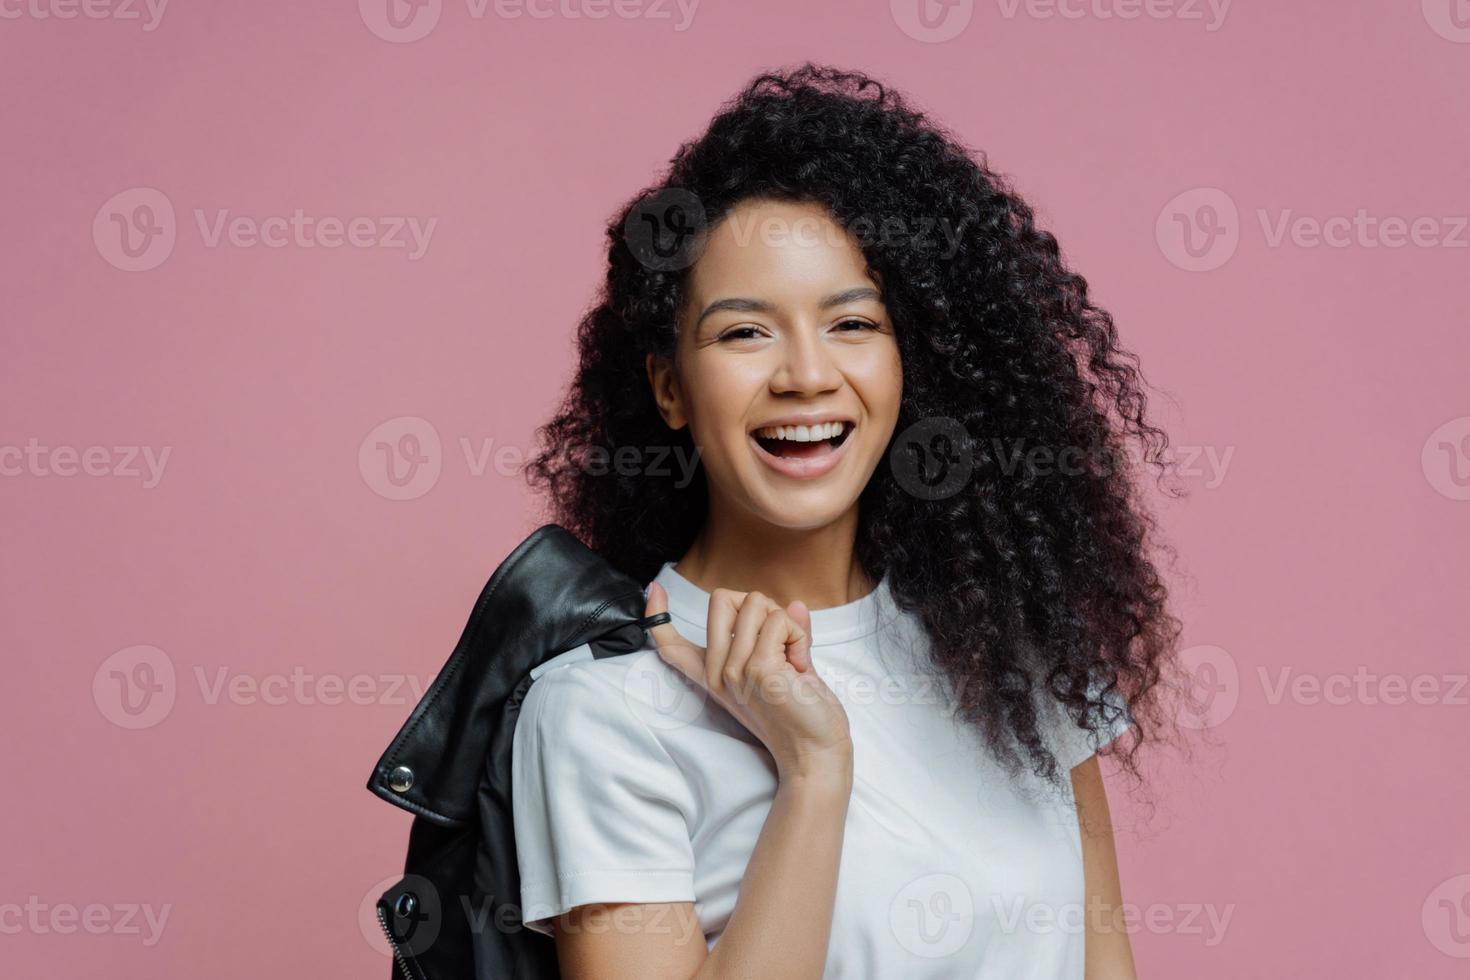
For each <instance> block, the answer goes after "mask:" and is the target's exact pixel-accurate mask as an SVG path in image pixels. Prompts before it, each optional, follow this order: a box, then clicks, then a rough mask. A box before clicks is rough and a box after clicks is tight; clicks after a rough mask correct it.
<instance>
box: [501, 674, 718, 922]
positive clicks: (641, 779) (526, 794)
mask: <svg viewBox="0 0 1470 980" xmlns="http://www.w3.org/2000/svg"><path fill="white" fill-rule="evenodd" d="M621 676H622V675H621V674H620V673H619V672H617V671H613V670H603V669H600V668H599V665H598V664H597V663H595V662H590V663H589V662H583V663H575V664H571V665H567V666H562V667H557V668H555V669H552V670H550V671H548V672H547V673H546V674H544V675H542V676H541V677H540V678H539V679H537V680H536V681H535V682H533V683H532V684H531V687H530V689H529V690H528V691H527V692H526V697H525V700H524V701H523V702H522V705H521V713H520V717H519V718H518V720H517V722H516V728H515V736H514V740H513V744H512V783H511V800H512V808H513V811H514V823H515V839H516V855H517V860H518V863H519V865H520V872H521V903H522V913H521V915H522V920H523V921H524V922H525V923H526V924H527V926H529V927H530V928H532V929H535V930H537V931H538V932H542V933H545V934H547V935H550V934H551V930H550V928H549V926H550V923H549V922H547V921H544V920H546V919H549V918H552V917H554V916H557V915H560V914H561V913H563V912H565V911H567V910H568V909H571V908H574V907H576V906H578V905H587V904H591V903H596V902H693V901H694V900H695V893H694V852H693V847H692V845H691V843H690V833H689V817H690V815H691V814H692V812H693V807H694V801H693V797H692V794H691V791H690V789H689V786H688V783H687V781H686V780H685V779H684V777H683V775H682V774H681V772H680V771H679V768H678V766H677V764H676V763H675V762H674V760H673V759H672V758H670V756H669V754H668V752H667V751H666V750H665V749H664V747H663V745H662V744H660V742H659V741H658V739H657V738H656V737H655V735H654V734H653V732H652V731H651V730H650V729H649V727H648V726H647V724H646V723H645V722H644V721H643V720H642V719H640V718H639V717H638V715H637V714H636V713H635V712H634V711H633V710H632V708H631V707H630V705H629V702H628V700H627V698H626V696H625V694H624V691H623V687H622V683H621V681H620V680H619V678H620V677H621Z"/></svg>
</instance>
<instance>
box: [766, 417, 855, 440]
mask: <svg viewBox="0 0 1470 980" xmlns="http://www.w3.org/2000/svg"><path fill="white" fill-rule="evenodd" d="M845 425H846V423H843V422H820V423H818V424H817V425H772V426H767V427H766V428H764V429H756V430H755V434H756V435H758V436H760V437H761V438H762V439H785V440H788V441H790V442H820V441H822V440H823V439H833V438H836V437H837V436H840V435H842V430H843V428H844V427H845Z"/></svg>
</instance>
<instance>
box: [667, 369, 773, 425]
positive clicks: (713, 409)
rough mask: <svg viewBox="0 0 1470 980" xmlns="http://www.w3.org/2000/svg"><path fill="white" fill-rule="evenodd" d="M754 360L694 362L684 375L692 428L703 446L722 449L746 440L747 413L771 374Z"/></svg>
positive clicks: (685, 395) (686, 403) (687, 407)
mask: <svg viewBox="0 0 1470 980" xmlns="http://www.w3.org/2000/svg"><path fill="white" fill-rule="evenodd" d="M754 361H755V359H754V358H746V359H736V358H720V357H716V356H710V357H701V358H693V359H691V362H690V363H689V364H688V365H687V368H686V370H685V372H684V377H683V382H684V397H685V405H686V409H687V411H688V414H689V420H690V428H691V430H692V432H693V434H694V436H695V438H696V439H698V440H699V441H700V442H701V443H702V444H704V445H706V446H719V445H723V444H726V443H730V442H735V441H739V440H741V439H744V437H745V410H746V406H748V405H749V404H750V403H751V401H752V400H753V399H754V398H755V397H756V396H757V394H758V393H759V391H760V389H761V386H762V385H763V384H764V383H765V379H766V378H767V376H768V371H767V370H766V369H764V368H762V367H761V366H760V365H758V364H755V363H753V362H754Z"/></svg>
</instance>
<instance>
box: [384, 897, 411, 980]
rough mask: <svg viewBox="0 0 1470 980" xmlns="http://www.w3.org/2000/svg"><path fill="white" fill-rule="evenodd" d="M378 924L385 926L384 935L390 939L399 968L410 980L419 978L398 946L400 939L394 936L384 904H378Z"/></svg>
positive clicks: (390, 945) (389, 945)
mask: <svg viewBox="0 0 1470 980" xmlns="http://www.w3.org/2000/svg"><path fill="white" fill-rule="evenodd" d="M378 925H380V926H382V928H383V935H384V936H386V937H387V939H388V947H389V948H390V949H392V950H393V958H394V959H395V960H397V961H398V968H399V969H400V970H402V971H403V975H404V976H405V977H407V978H408V980H418V974H417V973H415V972H414V971H413V970H411V969H410V968H409V966H408V958H407V957H406V956H404V955H403V950H401V949H399V948H398V940H396V939H394V938H393V930H392V929H389V928H388V916H387V914H386V913H385V912H384V911H383V906H381V905H379V906H378Z"/></svg>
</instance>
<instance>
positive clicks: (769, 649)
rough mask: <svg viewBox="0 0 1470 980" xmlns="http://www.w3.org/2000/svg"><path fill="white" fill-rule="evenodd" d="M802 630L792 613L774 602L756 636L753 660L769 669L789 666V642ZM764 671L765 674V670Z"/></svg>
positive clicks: (752, 654)
mask: <svg viewBox="0 0 1470 980" xmlns="http://www.w3.org/2000/svg"><path fill="white" fill-rule="evenodd" d="M801 632H802V629H801V627H800V626H798V625H797V624H796V623H795V622H794V621H792V619H791V614H790V613H788V612H787V611H786V610H785V609H782V608H781V607H780V606H779V605H776V604H775V603H772V608H771V610H770V611H769V612H768V613H766V621H765V622H764V623H763V624H762V625H761V631H760V635H759V636H757V637H756V641H755V649H754V651H753V652H752V653H751V657H750V659H751V661H752V662H753V663H756V664H763V665H766V669H767V670H770V669H779V668H782V667H785V666H787V664H788V663H790V660H789V658H788V657H787V655H786V649H787V644H788V643H789V642H791V638H792V636H793V635H797V634H800V633H801ZM793 666H794V665H793ZM762 673H763V675H764V671H763V672H762Z"/></svg>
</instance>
